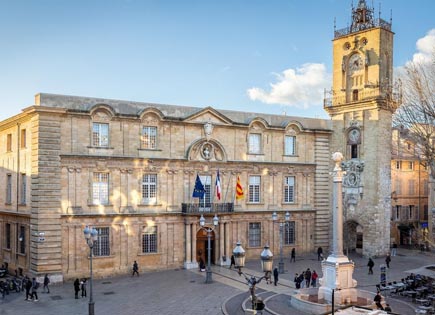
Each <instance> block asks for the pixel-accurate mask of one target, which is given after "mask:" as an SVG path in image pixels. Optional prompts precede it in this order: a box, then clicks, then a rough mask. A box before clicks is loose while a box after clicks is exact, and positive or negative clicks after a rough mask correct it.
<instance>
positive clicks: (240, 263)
mask: <svg viewBox="0 0 435 315" xmlns="http://www.w3.org/2000/svg"><path fill="white" fill-rule="evenodd" d="M233 255H234V261H235V268H238V269H239V271H238V272H239V275H240V276H241V275H243V276H244V277H245V280H246V282H247V283H248V286H249V292H250V293H251V303H252V312H253V314H256V311H257V310H262V309H263V308H264V304H262V305H261V306H260V304H259V303H258V304H257V297H256V296H255V286H256V285H257V284H258V283H260V282H261V280H263V279H266V280H268V279H270V275H271V273H272V266H273V254H272V252H271V251H270V249H269V245H265V246H264V248H263V251H262V252H261V254H260V259H261V268H262V270H263V272H264V276H262V277H260V278H258V279H257V278H256V277H255V276H251V277H248V276H247V275H246V274H244V273H243V272H242V268H243V267H244V266H245V250H244V249H243V247H242V245H241V244H240V242H237V244H236V247H235V248H234V250H233Z"/></svg>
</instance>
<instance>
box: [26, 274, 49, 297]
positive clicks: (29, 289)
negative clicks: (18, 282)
mask: <svg viewBox="0 0 435 315" xmlns="http://www.w3.org/2000/svg"><path fill="white" fill-rule="evenodd" d="M24 283H25V285H24V287H25V289H26V299H25V301H34V302H38V301H39V299H38V289H39V282H38V281H37V280H36V278H35V277H33V278H32V280H30V278H29V277H28V276H25V277H24ZM49 284H50V278H49V277H48V274H45V276H44V283H43V285H44V286H43V291H42V292H43V293H50V288H49V287H48V285H49Z"/></svg>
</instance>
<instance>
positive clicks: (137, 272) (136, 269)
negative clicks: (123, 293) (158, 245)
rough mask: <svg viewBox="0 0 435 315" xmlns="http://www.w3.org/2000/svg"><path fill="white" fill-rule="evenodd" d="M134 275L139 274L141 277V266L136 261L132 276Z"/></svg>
mask: <svg viewBox="0 0 435 315" xmlns="http://www.w3.org/2000/svg"><path fill="white" fill-rule="evenodd" d="M134 274H137V276H138V277H139V266H138V264H137V261H136V260H135V261H134V263H133V274H132V275H131V276H132V277H133V276H134Z"/></svg>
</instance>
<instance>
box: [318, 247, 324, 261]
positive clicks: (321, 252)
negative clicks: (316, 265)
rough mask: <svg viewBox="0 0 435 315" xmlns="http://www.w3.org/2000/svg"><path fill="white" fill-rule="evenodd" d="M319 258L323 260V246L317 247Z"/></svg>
mask: <svg viewBox="0 0 435 315" xmlns="http://www.w3.org/2000/svg"><path fill="white" fill-rule="evenodd" d="M317 260H323V248H322V247H320V246H319V248H318V249H317Z"/></svg>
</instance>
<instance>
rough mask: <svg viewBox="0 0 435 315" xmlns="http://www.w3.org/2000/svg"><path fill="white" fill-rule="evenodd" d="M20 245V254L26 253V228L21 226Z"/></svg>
mask: <svg viewBox="0 0 435 315" xmlns="http://www.w3.org/2000/svg"><path fill="white" fill-rule="evenodd" d="M18 244H20V247H19V249H20V254H25V253H26V227H25V226H24V225H21V226H20V234H19V235H18Z"/></svg>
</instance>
